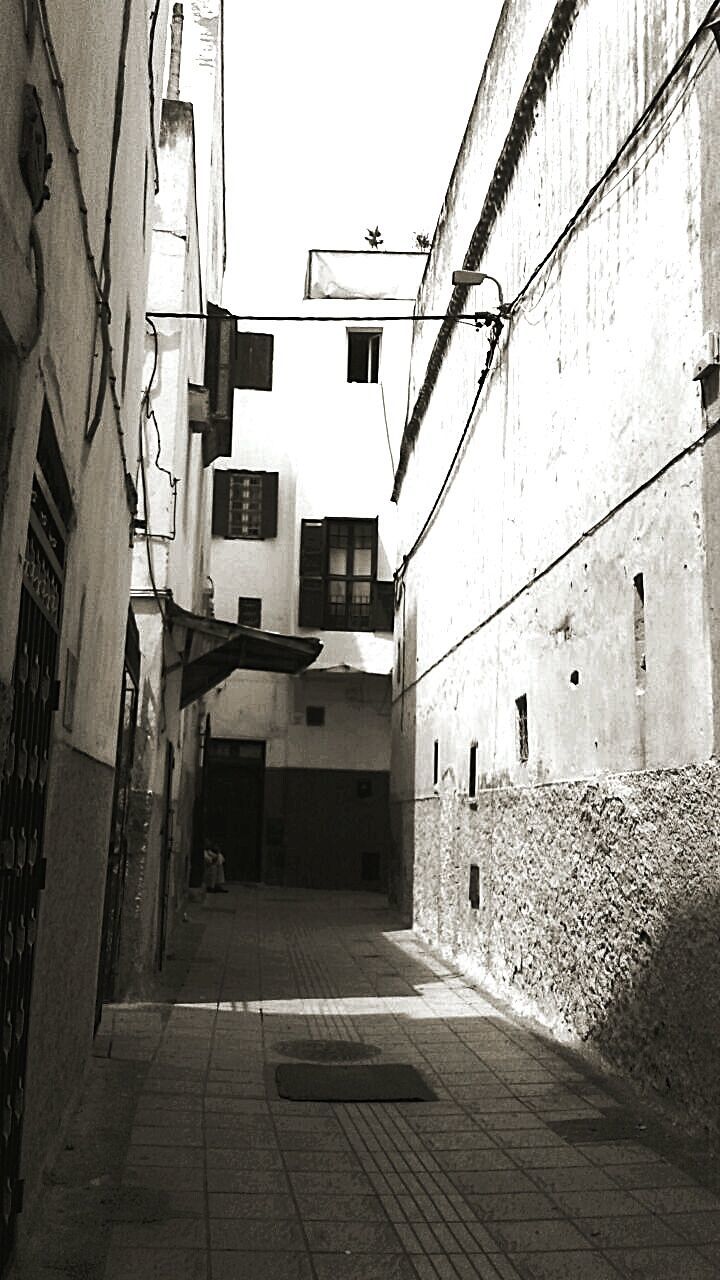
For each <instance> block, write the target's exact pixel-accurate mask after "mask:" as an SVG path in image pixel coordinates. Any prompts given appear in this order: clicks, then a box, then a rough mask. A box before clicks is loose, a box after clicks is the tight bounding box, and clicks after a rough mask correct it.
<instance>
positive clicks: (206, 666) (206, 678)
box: [166, 600, 323, 708]
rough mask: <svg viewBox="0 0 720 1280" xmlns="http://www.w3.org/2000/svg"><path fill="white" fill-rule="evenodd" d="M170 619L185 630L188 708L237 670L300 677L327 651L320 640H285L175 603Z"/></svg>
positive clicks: (183, 694) (170, 603)
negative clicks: (323, 649)
mask: <svg viewBox="0 0 720 1280" xmlns="http://www.w3.org/2000/svg"><path fill="white" fill-rule="evenodd" d="M166 617H167V620H168V622H169V623H170V624H171V625H172V627H173V628H178V629H181V628H182V629H184V630H185V632H186V643H185V645H184V648H183V652H182V658H181V662H182V668H183V673H182V686H181V691H180V706H181V708H182V707H187V706H189V705H190V703H191V702H195V700H196V699H197V698H201V697H202V696H203V694H205V693H208V692H209V690H210V689H213V688H214V687H215V685H216V684H220V682H221V681H222V680H226V679H227V677H228V676H229V675H231V674H232V672H233V671H237V670H243V671H279V672H282V673H284V674H286V675H297V674H298V672H300V671H304V670H305V668H306V667H309V666H310V664H311V662H314V661H315V659H316V658H317V657H318V655H319V653H320V652H321V650H322V647H323V646H322V640H317V639H315V637H307V638H305V637H301V636H283V635H278V634H277V633H276V632H274V631H260V630H257V629H256V628H254V627H243V626H240V624H239V623H236V622H224V621H222V620H221V619H220V618H206V617H205V615H204V614H201V613H190V612H189V611H188V610H187V609H182V608H181V607H180V605H178V604H175V602H174V601H172V600H170V601H168V602H167V605H166Z"/></svg>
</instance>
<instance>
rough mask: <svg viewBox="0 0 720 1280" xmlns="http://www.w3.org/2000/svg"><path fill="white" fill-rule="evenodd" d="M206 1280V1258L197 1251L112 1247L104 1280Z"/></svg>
mask: <svg viewBox="0 0 720 1280" xmlns="http://www.w3.org/2000/svg"><path fill="white" fill-rule="evenodd" d="M207 1277H208V1264H207V1258H206V1256H205V1254H204V1253H200V1252H198V1250H196V1249H193V1250H187V1249H163V1250H158V1249H121V1248H112V1249H111V1251H110V1254H109V1256H108V1260H107V1266H106V1268H105V1273H104V1280H207ZM215 1280H219V1277H215ZM234 1280H235V1278H234Z"/></svg>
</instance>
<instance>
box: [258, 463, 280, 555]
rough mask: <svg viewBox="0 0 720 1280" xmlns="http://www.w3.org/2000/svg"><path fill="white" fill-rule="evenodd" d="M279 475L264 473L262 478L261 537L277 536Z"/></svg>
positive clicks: (271, 472)
mask: <svg viewBox="0 0 720 1280" xmlns="http://www.w3.org/2000/svg"><path fill="white" fill-rule="evenodd" d="M277 516H278V473H277V471H264V472H263V478H262V507H261V511H260V537H261V538H275V537H276V536H277Z"/></svg>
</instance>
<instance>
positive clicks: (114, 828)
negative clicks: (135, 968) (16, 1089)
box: [95, 609, 140, 1030]
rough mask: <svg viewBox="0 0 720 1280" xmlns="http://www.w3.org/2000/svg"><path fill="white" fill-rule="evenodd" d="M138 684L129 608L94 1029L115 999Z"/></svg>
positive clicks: (137, 651) (135, 641) (137, 650)
mask: <svg viewBox="0 0 720 1280" xmlns="http://www.w3.org/2000/svg"><path fill="white" fill-rule="evenodd" d="M139 683H140V638H139V636H138V629H137V623H136V621H135V617H134V614H133V612H132V609H130V610H129V611H128V620H127V627H126V630H125V660H124V663H123V674H122V690H121V695H120V723H119V726H118V738H117V752H116V756H115V790H114V794H113V811H112V821H111V824H110V846H109V849H108V865H107V873H106V879H105V904H104V907H103V923H102V939H101V943H100V967H99V973H98V985H97V996H96V1000H95V1029H96V1030H97V1027H98V1025H99V1022H100V1018H101V1016H102V1007H103V1002H104V1001H106V1000H114V999H115V979H116V977H117V970H118V957H119V954H120V924H121V918H122V908H123V899H124V896H125V879H126V875H127V861H128V839H127V825H128V813H129V802H130V778H131V773H132V764H133V754H134V750H135V728H136V724H137V707H138V686H139Z"/></svg>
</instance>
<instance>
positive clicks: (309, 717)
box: [305, 707, 325, 729]
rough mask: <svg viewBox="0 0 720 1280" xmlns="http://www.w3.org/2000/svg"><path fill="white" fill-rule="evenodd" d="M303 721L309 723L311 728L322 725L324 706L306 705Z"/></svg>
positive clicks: (323, 721)
mask: <svg viewBox="0 0 720 1280" xmlns="http://www.w3.org/2000/svg"><path fill="white" fill-rule="evenodd" d="M305 723H306V724H307V725H310V726H311V727H312V728H313V729H318V728H320V726H321V725H324V723H325V708H324V707H306V708H305Z"/></svg>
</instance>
